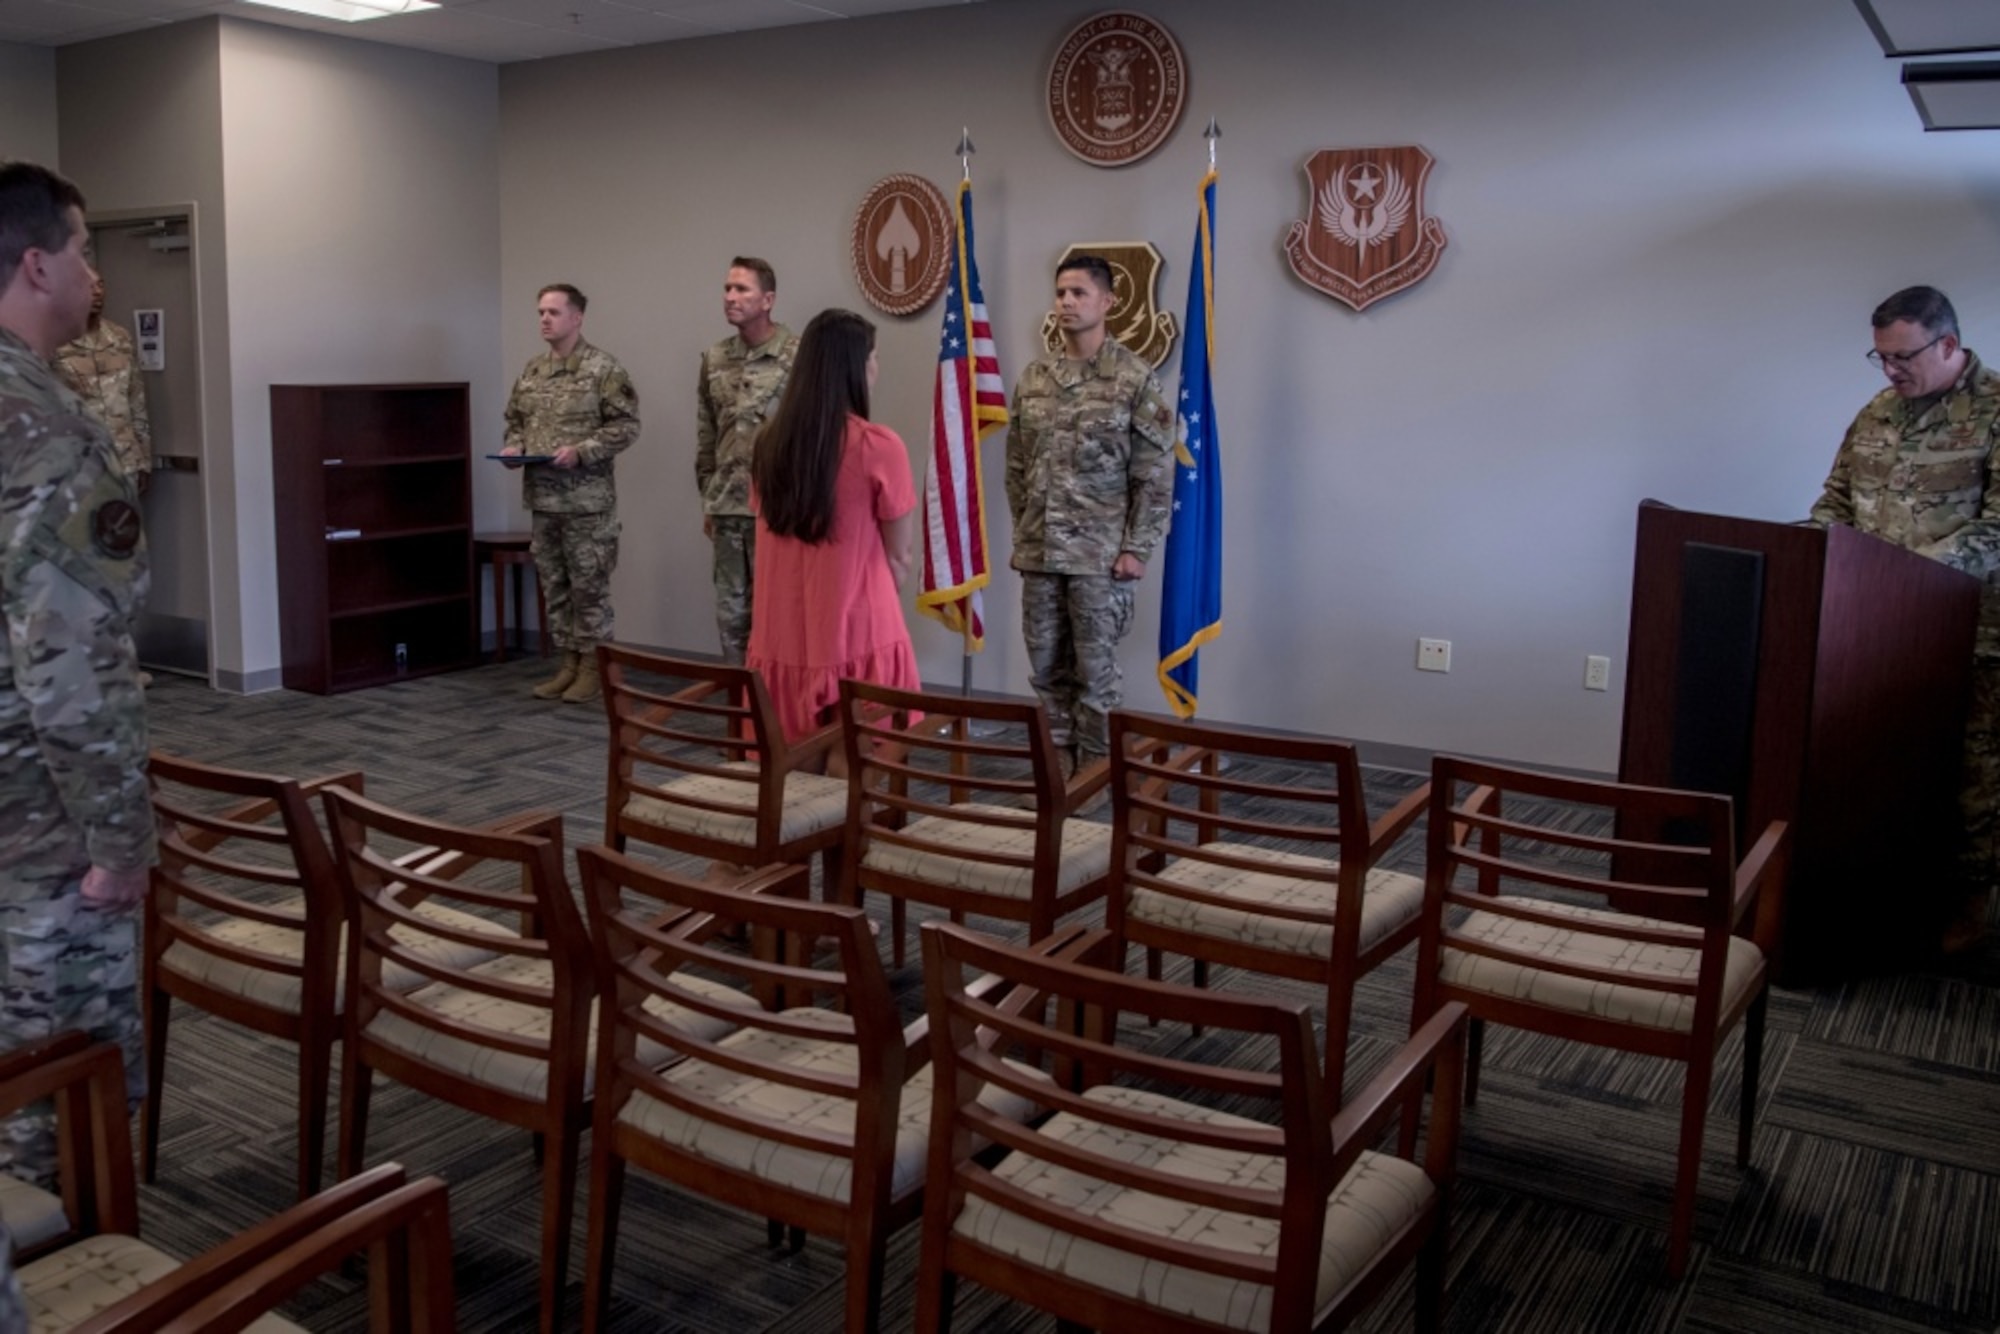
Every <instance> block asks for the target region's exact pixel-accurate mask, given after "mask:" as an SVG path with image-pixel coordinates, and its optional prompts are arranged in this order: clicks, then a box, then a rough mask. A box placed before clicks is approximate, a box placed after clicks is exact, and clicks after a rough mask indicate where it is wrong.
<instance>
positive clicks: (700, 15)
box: [672, 0, 835, 32]
mask: <svg viewBox="0 0 2000 1334" xmlns="http://www.w3.org/2000/svg"><path fill="white" fill-rule="evenodd" d="M672 12H673V15H674V17H675V18H681V19H689V20H692V21H693V22H695V23H700V24H703V25H705V26H707V27H709V28H713V29H715V30H716V31H718V32H749V31H750V30H751V29H753V28H782V27H786V26H788V25H790V24H795V23H818V22H823V21H825V20H827V19H830V18H833V17H835V15H833V14H830V13H828V12H827V11H826V10H824V9H815V8H813V7H811V6H809V5H801V4H793V3H792V0H703V3H700V4H693V5H678V4H677V5H675V6H673V11H672Z"/></svg>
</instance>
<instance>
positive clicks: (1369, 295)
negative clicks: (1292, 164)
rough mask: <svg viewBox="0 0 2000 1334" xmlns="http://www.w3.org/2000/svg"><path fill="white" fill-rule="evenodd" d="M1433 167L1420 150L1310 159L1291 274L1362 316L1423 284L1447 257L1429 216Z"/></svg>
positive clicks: (1327, 152) (1290, 246) (1331, 153)
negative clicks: (1306, 204) (1427, 187)
mask: <svg viewBox="0 0 2000 1334" xmlns="http://www.w3.org/2000/svg"><path fill="white" fill-rule="evenodd" d="M1434 161H1435V159H1433V158H1432V157H1431V155H1430V154H1429V153H1427V152H1425V151H1424V150H1423V149H1421V148H1418V147H1416V146H1415V145H1402V146H1400V147H1396V148H1322V149H1321V150H1320V151H1319V152H1317V153H1314V154H1313V155H1312V156H1311V157H1309V158H1307V159H1306V166H1305V172H1306V189H1307V192H1308V194H1309V195H1310V199H1311V208H1310V211H1309V212H1308V214H1307V216H1306V218H1305V220H1304V221H1303V222H1295V223H1293V224H1292V230H1291V232H1290V234H1288V235H1287V236H1286V237H1285V257H1286V258H1287V259H1288V260H1290V261H1291V265H1292V272H1293V273H1296V274H1297V275H1298V276H1299V278H1300V280H1301V281H1303V282H1304V283H1305V284H1306V285H1307V286H1309V287H1314V288H1317V289H1319V290H1320V291H1322V292H1324V293H1326V294H1327V295H1328V296H1330V297H1332V298H1333V299H1334V300H1336V301H1339V302H1342V303H1344V304H1346V305H1348V306H1351V307H1353V308H1354V309H1355V310H1357V311H1359V310H1366V309H1367V308H1368V307H1369V306H1372V305H1374V304H1375V303H1376V302H1377V301H1380V300H1381V299H1382V298H1383V297H1385V296H1391V295H1393V294H1395V293H1397V292H1400V291H1402V290H1403V289H1404V288H1406V287H1409V286H1411V285H1412V284H1415V283H1418V282H1421V281H1423V279H1425V278H1426V277H1428V276H1429V275H1430V271H1431V270H1432V269H1434V268H1436V267H1437V262H1438V256H1439V255H1441V254H1443V253H1444V224H1442V223H1440V222H1439V221H1438V220H1437V219H1436V218H1432V217H1426V216H1425V214H1424V181H1425V179H1426V178H1428V177H1429V176H1430V174H1431V166H1432V164H1433V163H1434Z"/></svg>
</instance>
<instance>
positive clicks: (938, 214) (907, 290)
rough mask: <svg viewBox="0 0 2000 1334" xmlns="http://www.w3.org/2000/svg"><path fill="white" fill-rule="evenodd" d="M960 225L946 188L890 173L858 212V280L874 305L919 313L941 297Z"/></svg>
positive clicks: (872, 189)
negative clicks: (955, 224)
mask: <svg viewBox="0 0 2000 1334" xmlns="http://www.w3.org/2000/svg"><path fill="white" fill-rule="evenodd" d="M955 234H956V233H955V229H954V228H953V226H952V218H951V204H950V202H949V201H948V200H946V199H945V197H944V191H942V190H940V189H938V188H937V187H936V186H935V185H932V184H931V183H930V182H929V181H927V180H925V179H924V178H923V177H921V176H912V175H910V174H908V173H907V172H903V173H898V174H897V175H894V176H884V177H883V178H882V179H881V180H879V181H877V182H875V184H874V185H873V186H872V187H870V189H869V191H868V193H867V195H866V196H864V197H863V198H862V200H861V207H860V208H859V209H857V210H855V213H854V233H853V237H852V242H851V245H850V250H851V252H852V254H853V257H854V280H855V282H857V283H859V284H860V285H861V295H862V297H863V298H864V299H866V301H867V302H868V304H869V305H871V306H873V307H875V309H877V310H879V311H882V312H883V313H884V314H888V315H914V314H916V313H917V312H918V311H920V310H922V309H923V308H924V307H925V306H928V305H929V304H930V303H931V302H933V301H935V300H936V299H937V295H938V293H939V292H942V291H943V290H944V282H945V278H946V276H947V275H948V274H949V273H950V271H951V248H952V246H953V244H954V241H953V237H954V235H955Z"/></svg>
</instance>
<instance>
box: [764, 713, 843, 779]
mask: <svg viewBox="0 0 2000 1334" xmlns="http://www.w3.org/2000/svg"><path fill="white" fill-rule="evenodd" d="M841 739H842V732H841V726H840V724H839V723H828V724H827V725H826V726H825V727H822V728H820V729H819V731H817V732H813V733H810V734H808V735H807V736H806V737H804V738H803V739H801V740H799V741H796V742H793V743H792V744H791V745H788V746H786V747H785V748H784V753H783V755H782V756H781V757H779V762H778V767H779V769H780V770H781V771H782V772H784V773H792V772H795V771H796V770H800V769H805V768H806V767H807V765H808V764H809V763H810V762H812V761H815V760H819V759H821V758H823V757H825V756H827V755H830V754H832V753H833V752H834V751H836V750H838V749H839V748H840V743H841ZM809 772H813V773H817V772H818V770H817V769H811V770H809Z"/></svg>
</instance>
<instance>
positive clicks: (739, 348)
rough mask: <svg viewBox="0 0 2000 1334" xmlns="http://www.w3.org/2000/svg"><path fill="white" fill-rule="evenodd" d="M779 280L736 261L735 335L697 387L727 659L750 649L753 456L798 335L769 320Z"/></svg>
mask: <svg viewBox="0 0 2000 1334" xmlns="http://www.w3.org/2000/svg"><path fill="white" fill-rule="evenodd" d="M777 299H778V277H777V275H776V274H775V273H773V272H772V271H771V266H770V265H769V264H767V263H765V262H764V261H763V260H761V259H755V258H751V257H748V256H738V257H737V258H736V259H734V260H732V261H730V265H729V274H728V276H727V277H726V278H725V279H724V280H723V284H722V317H723V318H724V319H726V320H728V321H729V323H730V324H731V325H732V326H734V327H735V329H736V332H735V333H734V334H732V335H730V336H729V337H728V338H725V339H723V340H722V341H721V342H719V343H717V344H716V345H715V346H714V347H712V348H710V349H709V350H708V351H706V352H704V353H702V354H701V380H700V382H699V383H697V384H696V385H695V444H694V480H695V485H696V486H698V487H699V488H701V512H702V531H703V532H704V533H706V534H707V535H708V537H709V539H710V540H711V541H713V542H714V543H715V628H716V632H717V634H718V635H719V636H720V638H721V640H722V657H723V660H724V661H725V662H732V663H737V664H741V663H742V661H743V654H744V652H745V650H747V649H748V648H749V647H750V609H751V601H752V599H751V594H752V592H753V589H754V581H755V575H756V564H757V521H756V519H754V518H752V517H751V514H750V453H751V449H752V447H753V446H755V444H756V443H757V432H758V431H760V430H762V429H763V427H764V422H765V420H766V419H768V418H769V417H770V416H771V414H773V413H774V412H776V411H777V410H778V400H779V399H781V398H783V397H784V396H785V378H786V377H787V376H789V375H790V374H791V373H792V357H793V355H794V353H796V352H797V350H798V345H799V340H798V339H797V338H795V337H793V335H792V331H791V330H790V329H787V328H786V327H785V326H784V325H782V324H779V323H777V322H775V321H774V320H772V318H771V307H772V305H774V304H775V303H776V302H777Z"/></svg>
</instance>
